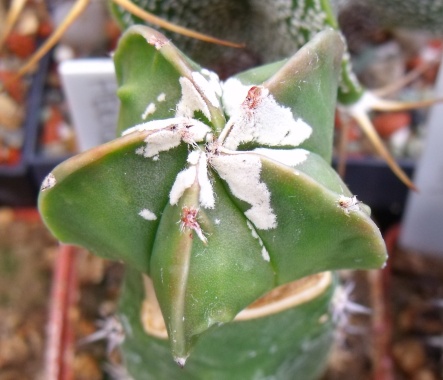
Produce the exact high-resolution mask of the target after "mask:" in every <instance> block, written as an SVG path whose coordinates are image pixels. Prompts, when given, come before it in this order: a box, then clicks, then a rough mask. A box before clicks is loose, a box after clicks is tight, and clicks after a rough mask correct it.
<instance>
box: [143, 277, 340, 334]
mask: <svg viewBox="0 0 443 380" xmlns="http://www.w3.org/2000/svg"><path fill="white" fill-rule="evenodd" d="M332 280H333V277H332V274H331V272H323V273H318V274H314V275H311V276H307V277H304V278H301V279H299V280H296V281H293V282H290V283H288V284H285V285H281V286H279V287H277V288H275V289H273V290H271V291H270V292H269V293H266V294H265V295H264V296H262V297H260V298H259V299H258V300H256V301H255V302H253V303H252V304H251V305H249V306H248V307H247V308H246V309H244V310H242V311H241V312H240V313H238V314H237V316H236V317H235V319H234V322H235V321H246V320H250V319H255V318H263V317H267V316H269V315H272V314H276V313H279V312H281V311H284V310H287V309H290V308H293V307H295V306H298V305H301V304H303V303H306V302H309V301H311V300H313V299H315V298H316V297H318V296H319V295H321V294H323V292H325V291H326V289H327V288H328V287H329V286H330V285H331V282H332ZM143 282H144V287H145V295H146V296H145V299H144V301H143V304H142V308H141V321H142V325H143V328H144V330H145V332H146V333H147V334H149V335H152V336H154V337H156V338H159V339H167V338H168V333H167V331H166V326H165V322H164V320H163V316H162V314H161V310H160V306H159V304H158V301H157V297H156V296H155V292H154V286H153V284H152V280H151V279H150V278H149V277H148V276H146V275H144V276H143Z"/></svg>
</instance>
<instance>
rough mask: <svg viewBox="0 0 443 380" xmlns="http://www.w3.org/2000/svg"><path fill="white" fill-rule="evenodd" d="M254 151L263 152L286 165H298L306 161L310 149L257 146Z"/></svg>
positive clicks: (264, 154) (263, 154)
mask: <svg viewBox="0 0 443 380" xmlns="http://www.w3.org/2000/svg"><path fill="white" fill-rule="evenodd" d="M253 152H254V153H258V154H261V155H262V156H265V157H267V158H270V159H271V160H274V161H278V162H280V163H281V164H283V165H286V166H291V167H294V166H297V165H298V164H301V163H302V162H304V161H306V159H307V158H308V156H309V153H310V152H309V151H308V150H305V149H267V148H256V149H254V150H253Z"/></svg>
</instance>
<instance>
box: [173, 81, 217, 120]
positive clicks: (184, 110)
mask: <svg viewBox="0 0 443 380" xmlns="http://www.w3.org/2000/svg"><path fill="white" fill-rule="evenodd" d="M203 79H204V78H203ZM179 81H180V85H181V87H182V98H181V99H180V102H179V103H178V104H177V113H176V115H177V116H184V117H188V118H192V117H193V116H194V112H195V111H202V112H203V114H204V115H205V116H206V117H207V118H208V119H209V120H211V114H210V112H209V108H208V106H207V104H206V103H205V101H204V99H203V97H202V96H201V95H200V93H199V92H198V90H197V88H196V87H195V86H194V84H193V83H192V82H191V81H190V80H189V79H188V78H185V77H181V78H180V79H179Z"/></svg>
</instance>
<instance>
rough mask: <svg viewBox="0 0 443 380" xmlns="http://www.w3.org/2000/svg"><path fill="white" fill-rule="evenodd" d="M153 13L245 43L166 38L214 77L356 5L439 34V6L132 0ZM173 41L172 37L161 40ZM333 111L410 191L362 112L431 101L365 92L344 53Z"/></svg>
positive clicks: (257, 60) (291, 47) (298, 39)
mask: <svg viewBox="0 0 443 380" xmlns="http://www.w3.org/2000/svg"><path fill="white" fill-rule="evenodd" d="M132 1H133V2H134V3H135V4H137V5H138V6H140V7H141V8H144V9H146V10H148V11H150V12H153V13H155V14H156V15H158V16H160V17H162V18H165V19H168V20H170V21H172V22H175V23H177V24H179V25H182V26H186V27H189V28H191V29H194V30H197V31H200V32H203V33H207V34H209V35H213V36H217V37H219V38H222V39H225V40H230V41H234V42H242V43H245V45H246V48H245V49H240V50H239V49H232V48H230V49H228V48H226V47H221V46H217V45H208V44H205V43H203V42H201V41H197V40H192V39H189V38H185V37H183V36H176V35H174V40H175V41H177V43H178V46H179V47H180V48H182V49H183V50H184V51H185V52H186V53H187V54H188V55H189V56H190V57H192V58H193V59H196V60H198V61H199V62H201V63H202V64H204V65H206V66H207V67H210V68H212V69H213V70H215V71H216V72H218V73H220V74H221V75H222V76H225V75H232V74H234V73H236V72H238V71H239V69H245V68H247V67H251V66H257V65H258V64H262V63H266V62H272V61H274V60H277V59H281V58H283V57H287V56H288V55H291V54H293V53H294V52H295V51H296V50H297V49H298V48H300V47H301V46H302V45H303V44H305V43H306V42H307V41H309V40H310V39H311V38H313V36H314V35H315V34H317V33H318V32H320V31H322V30H324V29H325V28H333V29H334V30H337V31H340V27H339V24H338V22H337V18H336V13H337V10H338V8H339V4H341V5H342V6H343V7H344V6H346V5H347V4H353V3H358V2H360V3H364V5H365V6H367V7H369V8H371V11H373V12H374V13H375V14H377V15H378V16H379V20H380V21H383V22H384V23H385V24H386V23H388V24H389V25H390V26H398V25H401V26H408V25H412V26H415V27H417V26H418V25H420V26H421V27H422V28H427V29H434V30H435V29H439V28H440V29H441V25H442V22H441V19H442V15H443V2H442V0H423V1H413V0H408V1H400V0H392V1H389V2H386V1H381V0H368V1H366V0H365V1H363V0H352V1H339V0H335V1H334V0H279V1H262V0H213V1H208V0H183V1H174V0H168V1H166V0H143V1H142V0H132ZM112 10H113V13H114V15H115V16H116V19H117V20H118V21H119V23H120V25H121V26H122V28H123V29H125V28H127V27H129V26H130V25H133V24H134V23H143V20H141V19H139V18H137V17H135V16H133V15H132V14H130V13H128V12H127V11H125V10H124V9H123V8H121V7H120V6H118V5H115V4H113V5H112ZM169 35H171V36H172V35H173V34H169ZM337 100H338V104H339V106H340V107H339V109H340V112H343V113H345V114H347V115H348V116H349V117H351V118H353V119H354V120H355V121H356V122H357V123H358V124H359V125H360V127H361V128H362V130H363V132H364V133H365V134H366V136H367V138H368V139H369V140H370V141H371V143H372V144H373V146H374V148H375V151H376V152H377V153H378V154H379V155H380V156H381V157H382V158H383V159H384V160H386V162H387V163H388V165H389V166H390V168H391V169H392V171H393V172H394V173H395V174H396V175H397V177H398V178H399V179H400V180H402V181H403V182H404V183H405V184H406V185H408V186H409V187H411V188H413V187H414V186H413V184H412V182H411V181H410V180H409V178H408V177H407V175H406V174H405V173H404V172H403V170H402V169H401V168H400V167H399V166H398V165H397V163H396V162H395V161H394V159H393V158H392V156H391V154H390V153H389V152H388V150H387V149H386V147H385V145H384V144H383V143H382V141H381V139H380V137H379V136H378V134H377V132H376V131H375V128H374V127H373V125H372V123H371V121H370V118H369V113H370V111H372V110H375V111H398V110H402V109H405V108H420V107H426V106H429V105H430V104H432V103H433V102H432V101H423V102H417V103H407V104H406V103H402V102H395V101H392V100H386V99H382V98H380V97H378V96H376V94H375V93H374V92H371V91H369V90H367V89H365V88H364V87H363V86H362V85H361V84H360V82H359V81H358V79H357V77H356V75H355V74H354V71H353V69H352V65H351V56H350V54H349V52H348V50H347V49H346V48H345V52H344V54H343V56H342V70H341V73H340V81H339V86H338V97H337Z"/></svg>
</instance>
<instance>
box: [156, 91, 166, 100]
mask: <svg viewBox="0 0 443 380" xmlns="http://www.w3.org/2000/svg"><path fill="white" fill-rule="evenodd" d="M165 100H166V94H165V93H164V92H162V93H161V94H159V95H158V96H157V102H164V101H165Z"/></svg>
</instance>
